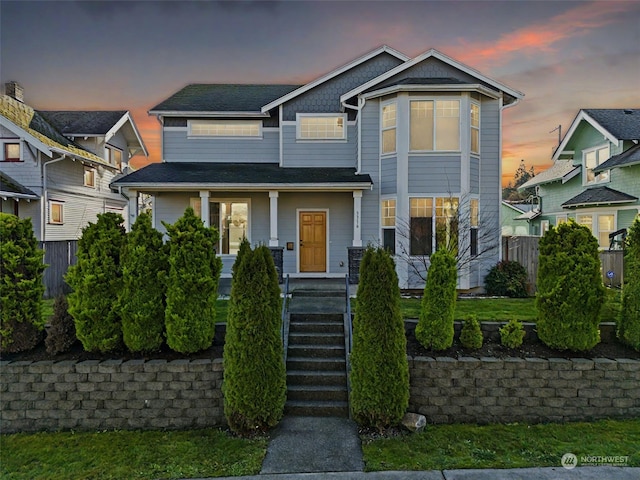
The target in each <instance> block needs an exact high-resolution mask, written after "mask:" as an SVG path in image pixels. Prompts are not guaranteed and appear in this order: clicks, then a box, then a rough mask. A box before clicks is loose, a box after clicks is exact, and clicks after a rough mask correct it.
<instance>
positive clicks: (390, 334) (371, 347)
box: [351, 247, 409, 429]
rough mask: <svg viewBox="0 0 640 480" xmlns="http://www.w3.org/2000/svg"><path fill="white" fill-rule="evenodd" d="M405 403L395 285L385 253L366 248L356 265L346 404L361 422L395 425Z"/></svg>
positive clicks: (401, 327) (404, 360)
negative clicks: (356, 280) (349, 402)
mask: <svg viewBox="0 0 640 480" xmlns="http://www.w3.org/2000/svg"><path fill="white" fill-rule="evenodd" d="M408 403H409V366H408V363H407V341H406V337H405V331H404V321H403V319H402V313H401V311H400V288H399V286H398V277H397V275H396V271H395V266H394V263H393V260H392V258H391V256H390V255H389V253H388V252H387V251H385V250H383V249H381V248H377V249H374V248H372V247H369V248H367V249H366V251H365V252H364V255H363V257H362V262H361V264H360V282H359V284H358V309H357V310H356V315H355V319H354V321H353V351H352V353H351V409H352V412H353V418H354V420H355V421H356V422H358V423H359V424H361V425H363V426H370V427H377V428H378V429H382V428H386V427H389V426H392V425H397V424H398V423H399V422H400V421H401V419H402V417H403V415H404V413H405V410H406V409H407V406H408Z"/></svg>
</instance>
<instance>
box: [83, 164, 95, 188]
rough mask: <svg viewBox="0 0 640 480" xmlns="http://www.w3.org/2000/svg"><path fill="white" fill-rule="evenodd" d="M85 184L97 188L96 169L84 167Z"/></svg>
mask: <svg viewBox="0 0 640 480" xmlns="http://www.w3.org/2000/svg"><path fill="white" fill-rule="evenodd" d="M84 186H85V187H91V188H96V169H95V168H92V167H84Z"/></svg>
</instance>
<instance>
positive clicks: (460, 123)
mask: <svg viewBox="0 0 640 480" xmlns="http://www.w3.org/2000/svg"><path fill="white" fill-rule="evenodd" d="M424 101H429V102H433V107H434V108H433V112H434V113H433V114H434V122H433V144H434V145H435V146H436V147H437V138H436V120H435V119H436V118H437V117H436V116H435V115H436V113H435V112H436V103H437V102H442V101H445V102H447V101H457V102H458V107H459V109H458V132H459V137H458V149H457V150H438V149H435V150H412V149H411V102H424ZM407 115H409V118H408V120H407V125H408V126H409V131H408V132H407V136H408V138H409V153H410V154H412V155H413V154H414V153H418V154H425V153H428V154H442V153H451V154H453V153H461V152H462V128H463V121H462V117H463V115H462V97H460V96H443V97H424V96H415V97H413V96H412V97H410V98H409V104H408V108H407ZM469 124H471V115H469ZM469 142H471V138H469ZM469 147H471V144H469ZM474 155H475V154H474ZM434 198H435V197H434Z"/></svg>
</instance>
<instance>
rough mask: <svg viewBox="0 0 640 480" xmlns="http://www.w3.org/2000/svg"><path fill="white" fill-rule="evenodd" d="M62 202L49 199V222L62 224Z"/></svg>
mask: <svg viewBox="0 0 640 480" xmlns="http://www.w3.org/2000/svg"><path fill="white" fill-rule="evenodd" d="M63 209H64V204H63V203H62V202H56V201H54V200H50V201H49V223H56V224H62V223H64V218H63Z"/></svg>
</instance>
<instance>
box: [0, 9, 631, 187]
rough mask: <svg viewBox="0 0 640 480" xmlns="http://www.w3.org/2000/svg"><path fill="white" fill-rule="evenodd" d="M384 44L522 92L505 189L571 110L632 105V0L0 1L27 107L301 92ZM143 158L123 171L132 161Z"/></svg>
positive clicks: (4, 77) (140, 114)
mask: <svg viewBox="0 0 640 480" xmlns="http://www.w3.org/2000/svg"><path fill="white" fill-rule="evenodd" d="M382 44H387V45H389V46H391V47H393V48H395V49H396V50H399V51H401V52H402V53H404V54H406V55H409V56H411V57H414V56H416V55H419V54H420V53H422V52H425V51H427V50H429V49H430V48H436V49H438V50H440V51H441V52H443V53H445V54H446V55H449V56H451V57H453V58H454V59H456V60H458V61H460V62H463V63H465V64H467V65H469V66H471V67H473V68H475V69H477V70H479V71H481V72H482V73H484V74H485V75H487V76H489V77H492V78H494V79H496V80H498V81H500V82H502V83H504V84H506V85H508V86H510V87H512V88H514V89H516V90H519V91H521V92H523V93H524V94H525V98H524V99H523V100H522V101H521V102H520V103H519V104H518V105H517V106H515V107H513V108H509V109H507V110H506V111H505V114H504V122H503V125H504V141H503V172H504V175H503V182H504V183H506V181H508V180H510V179H511V178H512V176H513V172H514V171H515V169H516V168H517V166H518V163H519V161H520V159H524V160H525V162H526V164H527V166H531V165H533V166H534V167H535V170H536V172H539V171H541V170H543V169H544V168H546V167H547V166H549V164H550V157H551V153H552V150H553V149H554V147H555V146H556V145H557V142H558V133H557V131H556V132H553V133H550V132H551V131H552V130H553V129H554V128H556V127H557V126H558V125H562V128H563V132H564V131H566V129H567V128H568V127H569V125H570V123H571V121H572V120H573V118H574V117H575V115H576V114H577V112H578V110H579V109H580V108H623V107H634V108H640V88H639V86H640V1H637V0H636V1H627V2H617V1H605V0H601V1H587V2H582V1H468V2H463V1H412V2H392V1H374V2H371V1H350V2H342V1H281V2H266V1H253V2H249V1H244V2H214V1H198V2H186V1H183V2H169V1H142V2H133V1H112V2H98V1H76V2H70V1H46V2H35V1H18V2H14V1H6V0H1V1H0V81H1V82H2V84H4V83H5V82H7V81H9V80H16V81H18V82H19V83H20V84H21V85H22V86H23V87H24V90H25V101H26V103H28V104H29V105H31V106H33V107H34V108H36V109H41V110H47V109H53V110H55V109H58V110H76V109H77V110H83V109H86V110H91V109H104V110H109V109H114V110H115V109H126V110H130V111H131V112H132V114H133V117H134V120H135V122H136V124H137V126H138V129H139V130H140V132H141V134H142V137H143V139H144V141H145V143H146V145H147V148H148V149H149V152H150V156H149V160H150V161H160V126H159V123H158V122H157V120H156V119H155V117H150V116H148V115H147V111H148V110H149V109H150V108H151V107H153V106H154V105H156V104H157V103H159V102H160V101H162V100H164V99H165V98H167V97H169V96H170V95H172V94H173V93H174V92H176V91H177V90H179V89H180V88H182V87H183V86H184V85H186V84H189V83H306V82H308V81H311V80H313V79H315V78H317V77H319V76H321V75H323V74H325V73H327V72H329V71H331V70H333V69H334V68H336V67H338V66H340V65H342V64H344V63H347V62H348V61H350V60H353V59H355V58H357V57H358V56H360V55H362V54H364V53H366V52H368V51H371V50H373V49H375V48H376V47H378V46H380V45H382ZM144 162H146V160H145V159H144V158H140V159H138V160H137V161H136V162H135V163H136V164H137V165H138V166H140V165H141V164H144Z"/></svg>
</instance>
